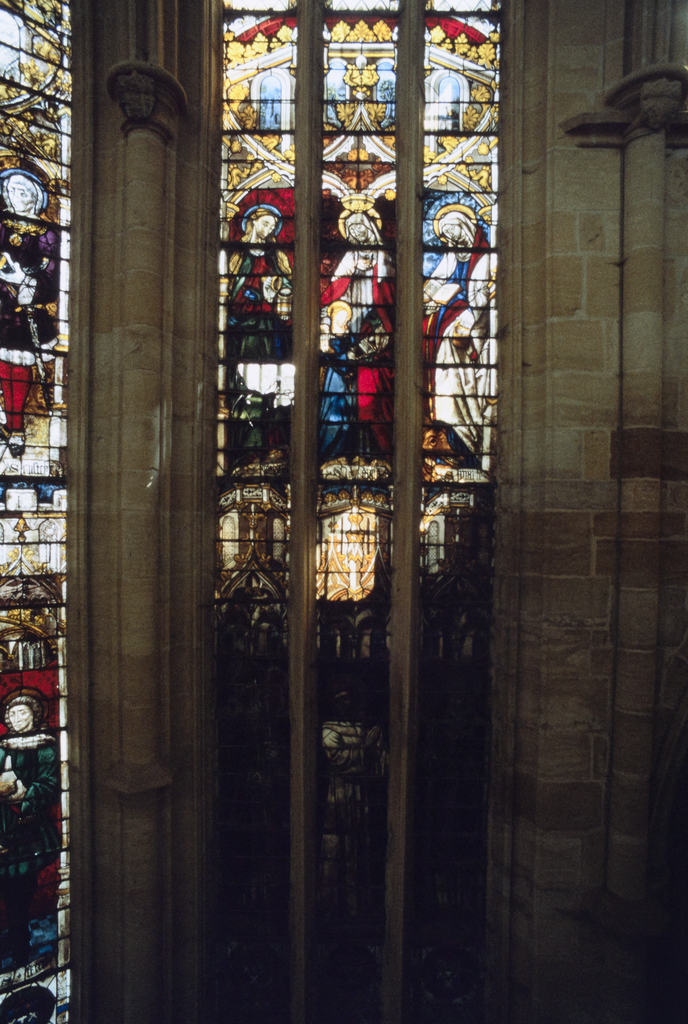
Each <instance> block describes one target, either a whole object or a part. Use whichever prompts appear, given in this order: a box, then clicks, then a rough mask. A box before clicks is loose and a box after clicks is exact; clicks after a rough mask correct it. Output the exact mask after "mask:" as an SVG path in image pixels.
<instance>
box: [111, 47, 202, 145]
mask: <svg viewBox="0 0 688 1024" xmlns="http://www.w3.org/2000/svg"><path fill="white" fill-rule="evenodd" d="M107 89H108V93H109V95H110V98H111V99H113V100H116V101H117V103H119V105H120V107H121V109H122V113H123V114H124V117H125V120H124V122H123V124H122V131H123V132H124V133H125V134H128V133H129V132H130V131H132V130H133V129H135V128H145V129H148V130H150V131H154V132H158V133H159V134H160V135H162V136H163V138H164V139H165V140H166V141H167V140H169V139H170V138H171V137H172V135H173V134H174V126H175V123H176V120H177V118H178V117H179V116H180V115H181V114H183V113H184V112H185V111H186V93H185V92H184V90H183V88H182V86H181V85H180V84H179V82H178V81H177V79H176V78H175V77H174V75H171V74H170V73H169V71H165V69H164V68H161V67H159V66H158V65H156V64H147V63H146V62H145V61H139V60H127V61H122V62H121V63H119V64H115V65H113V67H111V68H110V70H109V71H108V75H107Z"/></svg>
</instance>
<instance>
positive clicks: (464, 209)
mask: <svg viewBox="0 0 688 1024" xmlns="http://www.w3.org/2000/svg"><path fill="white" fill-rule="evenodd" d="M454 211H456V212H457V213H462V214H465V216H467V217H468V219H469V220H472V221H473V223H474V224H477V223H478V217H477V215H476V212H475V210H472V209H471V207H470V206H464V205H463V203H450V204H449V206H442V207H441V208H440V209H439V210H438V211H437V213H436V214H435V219H434V221H433V222H432V228H433V231H434V232H435V234H436V235H437V237H438V238H440V237H441V235H440V221H441V220H444V218H445V217H446V216H447V214H449V213H452V212H454Z"/></svg>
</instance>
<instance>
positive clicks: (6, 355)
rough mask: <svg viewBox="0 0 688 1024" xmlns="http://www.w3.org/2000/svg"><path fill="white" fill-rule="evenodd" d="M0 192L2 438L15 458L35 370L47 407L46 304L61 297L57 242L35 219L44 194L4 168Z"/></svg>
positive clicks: (49, 323) (49, 343)
mask: <svg viewBox="0 0 688 1024" xmlns="http://www.w3.org/2000/svg"><path fill="white" fill-rule="evenodd" d="M0 188H1V189H2V198H3V200H4V207H5V211H4V213H3V215H2V223H0V387H2V410H1V411H0V436H1V437H2V439H4V441H5V442H6V443H7V444H8V447H9V450H10V453H11V454H12V455H14V456H19V455H21V454H22V452H23V450H24V445H25V434H24V406H25V404H26V399H27V396H28V393H29V389H30V388H31V384H32V382H33V380H34V374H35V372H36V371H37V374H38V379H39V381H40V383H41V386H42V388H43V394H44V397H45V399H46V405H48V403H49V397H48V383H47V379H46V367H45V363H46V362H47V361H48V360H51V359H53V358H54V356H53V352H52V348H53V346H54V345H55V343H56V341H57V325H56V321H55V318H54V317H53V316H52V315H51V313H50V311H49V309H48V308H47V306H48V305H49V304H51V303H53V302H56V301H57V298H58V295H59V289H58V275H57V267H58V259H59V239H58V236H57V233H56V232H55V231H54V230H52V228H50V227H49V226H48V224H47V223H46V222H45V221H42V220H40V219H39V217H40V214H41V213H42V212H43V211H44V210H45V208H46V206H47V204H48V194H47V192H46V190H45V188H44V187H43V185H42V184H41V182H40V181H39V179H38V178H37V177H36V176H35V175H34V174H31V172H30V171H25V170H22V169H20V168H10V169H8V170H5V171H3V172H2V173H1V174H0ZM34 367H36V370H34Z"/></svg>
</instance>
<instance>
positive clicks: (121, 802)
mask: <svg viewBox="0 0 688 1024" xmlns="http://www.w3.org/2000/svg"><path fill="white" fill-rule="evenodd" d="M114 7H115V9H114V10H113V9H110V8H108V9H107V10H103V9H102V8H99V9H98V8H97V5H94V6H93V8H92V9H91V10H90V15H91V16H92V22H91V31H92V33H93V39H94V40H97V42H98V45H97V46H94V47H93V49H94V51H95V52H97V53H98V54H99V64H98V72H99V75H100V77H99V78H94V81H93V86H92V88H93V93H92V95H91V97H90V100H89V97H88V95H87V94H86V89H84V95H83V96H80V99H79V102H80V103H81V104H82V107H81V110H79V111H78V112H77V115H78V123H79V124H80V125H81V126H82V127H85V129H86V130H87V131H89V132H91V133H92V134H93V136H94V137H96V138H97V139H98V141H100V142H103V143H104V144H103V145H102V146H101V147H99V148H98V149H97V156H96V158H95V159H94V161H93V163H92V164H88V163H87V161H84V160H83V158H82V157H81V156H80V158H79V159H80V160H81V163H80V164H79V163H78V162H77V166H76V172H77V181H78V183H79V185H80V186H81V188H84V187H85V188H92V189H93V190H94V192H97V193H98V195H97V200H96V201H95V202H94V204H93V209H92V228H91V231H92V235H91V237H92V241H91V242H90V243H88V242H87V241H86V234H85V228H86V225H85V224H82V223H80V222H79V217H80V216H81V214H82V208H81V207H79V208H78V210H77V217H75V242H76V251H77V253H79V259H78V262H77V264H76V265H77V267H78V270H79V275H80V277H79V280H78V281H77V282H74V286H75V287H76V289H78V291H79V293H80V294H81V295H82V301H81V302H80V303H79V304H77V306H76V318H75V322H74V349H75V351H74V357H75V358H74V364H73V365H74V370H75V378H76V384H77V388H76V391H77V398H78V404H77V406H76V413H77V417H81V419H80V421H78V423H77V437H76V443H77V446H78V447H77V453H78V454H79V455H81V456H82V459H81V465H82V469H81V470H80V471H79V475H78V481H77V495H78V496H79V497H80V499H81V501H82V502H83V506H84V510H85V514H84V518H83V520H82V526H83V530H84V534H85V541H84V542H83V544H82V545H80V546H79V547H78V549H77V550H76V552H75V555H76V560H75V562H74V564H73V567H71V568H70V571H72V570H73V571H74V573H75V576H76V581H77V585H78V587H79V591H82V592H83V591H85V594H86V604H87V607H88V609H89V620H88V622H84V623H82V622H80V621H78V620H75V621H74V627H75V630H76V632H77V636H76V638H75V639H76V643H77V646H78V645H79V644H84V647H85V648H86V649H87V650H88V652H89V653H88V660H87V662H84V661H83V660H82V659H79V660H78V662H77V666H78V667H77V673H76V675H73V676H72V677H71V680H70V685H72V684H73V687H74V692H75V693H76V695H77V700H78V701H79V702H87V703H88V716H89V718H90V732H91V735H90V737H89V739H90V743H89V744H87V745H85V747H84V753H86V754H87V755H88V763H87V764H86V765H85V766H84V767H85V768H86V772H87V773H88V779H86V778H85V779H84V781H83V783H81V784H80V785H81V787H82V794H83V791H84V790H85V789H86V787H88V788H89V789H90V793H91V795H92V798H93V815H92V833H91V835H92V839H91V842H92V844H93V849H92V857H93V867H92V879H93V882H92V890H91V893H92V901H93V902H92V905H91V912H92V915H93V923H92V925H91V932H90V935H89V934H87V933H86V930H85V929H83V928H82V927H81V926H80V927H79V928H77V934H78V943H77V946H78V948H77V957H76V959H77V961H78V962H77V979H78V985H77V988H78V990H79V993H80V994H79V998H80V999H81V998H82V993H83V1001H82V1003H81V1016H82V1017H83V1019H88V1020H89V1021H90V1022H93V1024H96V1022H97V1024H115V1022H116V1024H133V1022H134V1021H140V1020H159V1019H164V1020H167V1021H172V1020H174V1019H179V1014H178V1011H177V1009H176V1008H175V1007H174V1006H173V997H172V995H171V989H172V987H173V982H172V975H173V971H172V967H171V964H170V962H169V955H168V954H169V952H170V941H169V936H170V933H171V924H170V922H171V913H172V898H171V891H172V884H171V878H172V869H173V857H174V856H175V855H177V857H178V851H173V847H174V844H173V842H172V840H171V827H172V824H171V819H172V798H171V790H170V783H171V779H172V764H171V757H172V752H171V741H170V723H169V717H170V704H171V694H170V689H171V683H170V656H169V649H170V635H171V625H170V624H171V621H172V618H171V610H170V600H169V595H170V593H171V592H172V589H173V588H172V586H171V583H170V580H171V576H172V572H173V568H172V562H173V555H174V560H175V569H174V571H175V572H176V573H177V575H178V573H179V560H180V559H179V546H178V545H177V546H176V547H175V545H174V544H173V543H172V542H171V533H170V531H171V522H172V514H173V508H172V498H171V488H172V463H173V460H172V452H171V447H172V434H173V431H172V405H173V373H172V367H173V360H174V355H175V353H174V337H175V332H174V297H175V288H174V273H175V261H174V252H175V237H174V236H175V229H176V217H175V213H176V207H177V197H176V188H175V175H176V169H177V155H176V147H175V137H176V135H177V128H178V118H179V115H180V114H181V113H182V112H183V111H184V110H185V106H186V97H185V94H184V91H183V89H182V87H181V86H180V85H179V83H178V82H177V81H176V79H174V78H173V76H172V75H171V74H170V73H169V72H167V71H166V70H165V69H164V68H162V67H161V66H159V65H157V64H153V63H148V62H143V61H138V60H135V59H130V60H125V61H123V62H120V63H115V64H113V65H112V67H110V70H109V71H107V67H108V64H109V63H110V62H111V61H112V60H113V58H114V59H117V58H118V57H120V56H122V55H123V54H125V55H126V54H127V53H129V54H131V53H132V52H136V50H135V47H134V46H133V45H132V40H131V38H130V35H131V33H130V34H129V36H128V35H127V31H126V28H127V26H130V19H129V18H128V15H129V14H130V13H131V9H130V8H128V7H127V6H126V5H125V4H121V5H114ZM158 14H159V16H160V17H161V16H162V10H161V11H159V12H158ZM108 58H109V60H108ZM89 84H90V83H89ZM106 84H107V90H108V92H109V95H110V99H109V100H108V99H107V95H106V92H105V85H106ZM112 101H116V102H112ZM122 115H124V120H123V117H122ZM91 117H92V118H93V120H92V121H91V120H90V118H91ZM94 148H95V147H94ZM99 185H101V186H102V187H101V188H99V187H98V186H99ZM84 254H87V256H86V258H85V259H84ZM191 304H192V305H193V301H192V303H191ZM190 387H191V389H192V390H193V384H192V383H191V382H190ZM73 450H74V449H73V448H72V451H73ZM82 473H83V476H82V475H81V474H82ZM79 591H78V592H79ZM187 596H188V595H187V594H186V593H180V594H179V595H178V597H179V600H180V601H184V600H186V598H187ZM190 625H191V624H190ZM86 629H88V633H87V635H85V634H84V631H85V630H86ZM184 687H186V689H187V690H191V689H192V688H193V683H192V682H191V681H190V680H189V679H186V680H185V681H184V683H183V684H181V685H180V686H179V688H178V692H181V691H182V690H183V689H184ZM190 728H193V727H192V726H191V727H190ZM188 776H189V771H188V770H187V771H186V772H185V773H184V777H183V782H182V788H184V789H185V792H184V796H186V795H187V786H188ZM180 793H181V790H180ZM182 798H183V797H182ZM78 813H79V801H77V814H78ZM83 826H84V822H83V821H82V820H79V827H80V828H83ZM84 855H85V856H88V855H89V854H88V853H87V852H86V844H81V849H79V857H83V856H84ZM178 863H179V861H178V859H177V860H176V861H175V868H178ZM81 878H82V884H83V875H82V876H81ZM81 891H82V892H83V891H84V890H83V889H82V890H81ZM178 902H181V903H182V904H184V905H186V904H187V903H188V901H187V900H186V898H185V897H183V896H182V897H181V899H180V900H178ZM76 909H77V911H78V915H77V916H80V917H81V919H82V921H83V913H82V910H81V907H79V906H77V908H76ZM182 917H183V914H180V913H179V911H177V919H178V920H180V919H181V918H182ZM80 929H81V930H80ZM89 958H90V961H89ZM187 959H188V960H190V959H192V958H191V957H188V956H187ZM89 972H90V975H91V976H90V977H89ZM187 977H188V975H187ZM89 990H90V995H89ZM105 994H106V995H105Z"/></svg>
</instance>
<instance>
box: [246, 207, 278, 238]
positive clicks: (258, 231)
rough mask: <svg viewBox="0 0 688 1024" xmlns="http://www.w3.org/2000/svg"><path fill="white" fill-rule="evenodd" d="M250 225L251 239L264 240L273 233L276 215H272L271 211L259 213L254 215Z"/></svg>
mask: <svg viewBox="0 0 688 1024" xmlns="http://www.w3.org/2000/svg"><path fill="white" fill-rule="evenodd" d="M251 227H252V230H251V241H252V242H265V241H266V240H267V239H268V238H270V236H271V235H274V233H275V228H276V227H277V217H273V215H272V214H271V213H261V215H260V216H259V217H256V219H255V220H254V221H253V223H252V225H251Z"/></svg>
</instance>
